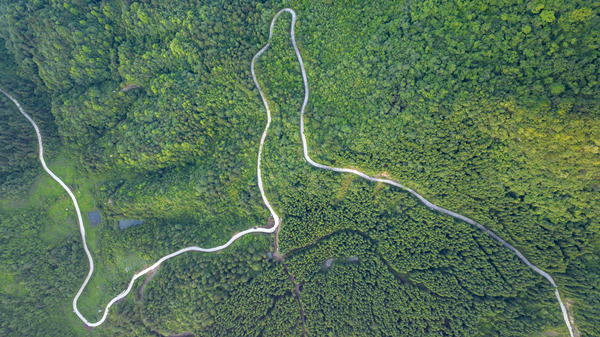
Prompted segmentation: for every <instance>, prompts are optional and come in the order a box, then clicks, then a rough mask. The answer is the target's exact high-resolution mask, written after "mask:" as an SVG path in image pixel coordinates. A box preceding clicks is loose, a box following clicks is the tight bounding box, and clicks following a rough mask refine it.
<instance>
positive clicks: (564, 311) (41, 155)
mask: <svg viewBox="0 0 600 337" xmlns="http://www.w3.org/2000/svg"><path fill="white" fill-rule="evenodd" d="M284 12H288V13H290V14H291V15H292V23H291V27H290V37H291V39H292V44H293V46H294V50H295V52H296V57H297V58H298V62H300V69H301V71H302V80H303V82H304V102H303V103H302V108H301V110H300V135H301V137H302V147H303V150H304V158H305V159H306V161H307V162H308V163H309V164H311V165H312V166H314V167H317V168H320V169H323V170H330V171H335V172H340V173H351V174H355V175H357V176H360V177H361V178H364V179H367V180H369V181H373V182H381V183H385V184H389V185H392V186H396V187H399V188H401V189H403V190H405V191H408V192H409V193H411V194H412V195H414V196H415V197H417V198H418V199H419V200H421V202H423V203H424V204H425V205H426V206H427V207H429V208H430V209H431V210H436V211H438V212H441V213H444V214H447V215H450V216H452V217H454V218H457V219H460V220H463V221H465V222H468V223H469V224H471V225H474V226H477V227H478V228H479V229H481V230H482V231H484V232H486V233H487V234H488V235H490V236H491V237H492V238H494V239H496V240H497V241H498V242H500V243H501V244H502V245H503V246H505V247H506V248H508V249H510V250H511V251H513V252H514V253H515V254H516V255H517V257H519V259H520V260H521V261H523V262H524V263H525V264H527V266H529V268H531V269H532V270H533V271H535V272H536V273H538V274H540V275H542V276H543V277H544V278H546V279H547V280H548V281H549V282H550V283H551V284H552V286H554V288H555V294H556V298H557V299H558V302H559V304H560V308H561V310H562V314H563V318H564V320H565V323H566V325H567V327H568V328H569V333H570V335H571V337H573V328H572V327H571V323H570V320H569V316H568V314H567V309H566V308H565V305H564V304H563V302H562V300H561V298H560V294H559V292H558V287H557V286H556V283H555V282H554V279H553V278H552V276H550V275H549V274H548V273H546V272H545V271H543V270H541V269H539V268H538V267H536V266H534V265H533V264H531V262H529V261H528V260H527V259H526V258H525V256H523V254H521V252H519V251H518V250H517V249H516V248H514V247H513V246H511V245H510V244H508V243H507V242H506V241H504V240H503V239H501V238H500V237H499V236H498V235H496V234H495V233H493V232H492V231H490V230H489V229H487V228H485V227H484V226H483V225H481V224H479V223H477V222H476V221H474V220H471V219H469V218H467V217H466V216H463V215H461V214H458V213H455V212H452V211H450V210H447V209H445V208H442V207H439V206H437V205H435V204H433V203H431V202H430V201H428V200H427V199H425V198H424V197H423V196H421V195H420V194H418V193H417V192H415V191H413V190H412V189H410V188H408V187H404V186H403V185H402V184H400V183H398V182H396V181H393V180H390V179H380V178H374V177H371V176H369V175H367V174H365V173H363V172H360V171H358V170H355V169H345V168H339V167H331V166H327V165H323V164H319V163H317V162H315V161H313V160H312V159H311V158H310V156H309V155H308V142H307V140H306V136H305V135H304V110H305V109H306V105H307V104H308V97H309V89H308V79H307V77H306V70H305V69H304V62H303V61H302V56H301V55H300V51H299V50H298V46H297V45H296V38H295V36H294V25H295V24H296V12H294V11H293V10H292V9H290V8H285V9H282V10H281V11H279V12H278V13H277V14H276V15H275V17H274V18H273V20H272V21H271V26H270V29H269V41H268V43H267V44H266V45H265V46H264V47H263V48H262V49H261V50H259V51H258V53H256V55H254V57H253V58H252V62H251V66H250V69H251V72H252V79H253V80H254V83H255V84H256V87H257V88H258V91H259V92H260V97H261V98H262V101H263V104H264V105H265V108H266V110H267V125H266V127H265V130H264V132H263V134H262V137H261V139H260V144H259V148H258V160H257V169H256V171H257V175H258V188H259V189H260V194H261V196H262V199H263V202H264V203H265V205H266V206H267V208H268V209H269V212H271V216H272V217H273V219H274V220H275V226H273V227H272V228H269V229H265V228H252V229H248V230H245V231H243V232H240V233H237V234H235V235H234V236H232V237H231V239H229V241H227V242H226V243H225V244H223V245H221V246H217V247H213V248H201V247H196V246H193V247H187V248H183V249H181V250H178V251H176V252H174V253H171V254H169V255H166V256H164V257H162V258H161V259H159V260H158V261H157V262H156V263H154V264H153V265H152V266H150V267H148V268H146V269H144V270H142V271H141V272H137V273H136V274H135V275H134V276H133V277H132V278H131V281H130V282H129V285H128V286H127V289H125V290H124V291H123V292H121V293H120V294H119V295H117V296H116V297H114V298H113V299H112V300H111V301H110V302H109V303H108V304H107V306H106V308H105V309H104V314H103V315H102V318H101V319H100V320H99V321H98V322H95V323H90V322H89V321H88V320H87V319H86V318H85V317H83V315H82V314H81V313H80V312H79V310H78V309H77V300H78V299H79V296H81V293H82V292H83V289H85V287H86V285H87V284H88V282H89V280H90V278H91V276H92V274H93V272H94V261H93V260H92V256H91V254H90V251H89V249H88V247H87V243H86V241H85V228H84V226H83V220H82V218H81V211H80V210H79V205H78V204H77V200H76V199H75V196H74V195H73V193H72V192H71V190H70V189H69V188H68V187H67V185H65V183H63V182H62V180H60V179H59V178H58V177H57V176H56V175H55V174H54V173H53V172H52V171H50V169H48V167H47V166H46V162H45V161H44V147H43V144H42V136H41V134H40V130H39V128H38V126H37V125H36V124H35V122H34V121H33V119H32V118H31V117H30V116H29V115H28V114H27V113H25V111H23V108H22V107H21V105H20V104H19V102H17V100H15V99H14V98H13V97H12V96H10V95H9V94H8V93H6V92H5V91H3V90H1V89H0V92H2V93H3V94H4V95H5V96H6V97H8V98H9V99H10V100H11V101H13V103H14V104H15V105H16V106H17V107H18V108H19V111H21V113H22V114H23V116H25V118H27V120H29V122H31V124H32V125H33V127H34V129H35V132H36V135H37V138H38V144H39V158H40V161H41V163H42V166H43V167H44V170H45V171H46V172H47V173H48V174H49V175H50V176H51V177H52V179H54V180H56V182H58V183H59V184H60V185H61V186H62V187H63V188H64V189H65V190H66V191H67V193H68V194H69V196H70V197H71V199H72V200H73V204H74V205H75V210H76V212H77V219H78V221H79V229H80V231H81V239H82V240H83V248H84V250H85V253H86V255H87V257H88V261H89V263H90V270H89V272H88V275H87V277H86V278H85V280H84V282H83V284H82V285H81V288H80V289H79V291H78V292H77V294H76V295H75V298H74V299H73V311H74V312H75V313H76V314H77V316H79V318H80V319H81V320H82V321H83V322H84V323H85V324H87V325H88V326H91V327H94V326H99V325H100V324H102V323H103V322H104V320H105V319H106V316H107V315H108V310H109V308H110V307H111V306H112V305H113V304H114V303H116V302H117V301H119V300H120V299H122V298H124V297H125V296H127V294H129V292H130V291H131V289H132V287H133V284H134V283H135V281H136V280H137V279H138V278H140V277H141V276H143V275H145V274H147V273H149V272H151V271H152V270H154V269H156V268H157V267H158V266H159V265H160V264H161V263H163V262H164V261H166V260H168V259H170V258H172V257H175V256H177V255H181V254H183V253H187V252H206V253H211V252H216V251H219V250H222V249H225V248H227V247H229V245H231V243H233V242H234V241H235V240H237V239H238V238H240V237H242V236H244V235H246V234H250V233H273V232H275V231H276V230H277V229H278V228H279V226H280V225H281V219H280V218H279V216H277V214H276V213H275V210H273V207H272V206H271V204H270V203H269V200H268V199H267V197H266V195H265V191H264V188H263V183H262V173H261V170H260V162H261V156H262V150H263V145H264V142H265V139H266V137H267V131H268V130H269V126H270V125H271V110H270V109H269V104H268V103H267V99H266V97H265V94H264V93H263V91H262V89H261V87H260V84H259V83H258V80H257V79H256V74H255V72H254V64H255V61H256V60H257V59H258V57H260V55H262V54H263V53H264V52H265V51H266V50H267V49H269V46H270V43H271V40H272V38H273V27H274V25H275V22H276V20H277V18H278V17H279V15H281V14H282V13H284Z"/></svg>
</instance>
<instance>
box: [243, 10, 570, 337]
mask: <svg viewBox="0 0 600 337" xmlns="http://www.w3.org/2000/svg"><path fill="white" fill-rule="evenodd" d="M284 11H285V12H289V13H290V14H292V24H291V29H290V35H291V38H292V44H293V46H294V50H295V51H296V57H297V58H298V61H299V62H300V69H301V71H302V80H303V82H304V102H303V103H302V108H301V110H300V136H301V137H302V147H303V149H304V158H305V159H306V161H307V162H308V163H309V164H311V165H312V166H314V167H318V168H320V169H324V170H329V171H335V172H340V173H352V174H355V175H357V176H360V177H361V178H364V179H367V180H370V181H373V182H381V183H385V184H389V185H392V186H396V187H399V188H401V189H403V190H405V191H408V192H409V193H411V194H412V195H414V196H415V197H417V198H418V199H419V200H421V202H423V203H424V204H425V205H426V206H427V207H429V208H430V209H431V210H436V211H438V212H441V213H444V214H447V215H450V216H452V217H454V218H457V219H460V220H463V221H465V222H468V223H470V224H471V225H474V226H477V227H478V228H479V229H481V230H482V231H484V232H486V233H487V234H489V235H490V236H491V237H493V238H494V239H496V240H498V241H499V242H500V243H501V244H502V245H503V246H505V247H506V248H508V249H510V250H512V251H513V252H514V253H515V254H516V255H517V257H519V259H521V261H523V262H524V263H525V264H526V265H527V266H529V268H531V269H533V271H535V272H536V273H538V274H540V275H542V276H543V277H544V278H546V279H547V280H548V281H549V282H550V284H552V286H553V287H554V288H555V294H556V298H557V299H558V303H559V304H560V308H561V310H562V314H563V318H564V320H565V323H566V324H567V327H568V328H569V333H570V334H571V337H573V328H572V327H571V323H570V321H569V316H568V315H567V310H566V308H565V305H564V304H563V302H562V300H561V299H560V295H559V293H558V287H557V286H556V283H555V282H554V279H553V278H552V276H550V274H548V273H546V272H545V271H543V270H541V269H539V268H538V267H536V266H534V265H533V264H532V263H531V262H529V260H527V258H525V256H523V254H521V252H519V251H518V250H517V249H516V248H515V247H513V246H511V245H510V244H508V243H507V242H506V241H504V240H503V239H501V238H500V237H499V236H498V235H496V234H495V233H493V232H492V231H490V230H489V229H487V228H485V227H484V226H483V225H481V224H479V223H477V222H476V221H474V220H471V219H469V218H467V217H466V216H464V215H461V214H458V213H455V212H452V211H450V210H447V209H445V208H442V207H440V206H437V205H435V204H433V203H431V202H430V201H429V200H427V199H425V198H424V197H423V196H421V195H420V194H419V193H417V192H415V191H414V190H412V189H410V188H408V187H405V186H403V185H402V184H400V183H398V182H395V181H393V180H389V179H379V178H374V177H371V176H369V175H366V174H365V173H363V172H360V171H357V170H353V169H345V168H339V167H331V166H327V165H323V164H319V163H317V162H315V161H314V160H312V159H311V158H310V156H309V155H308V143H307V141H306V136H305V135H304V110H305V109H306V105H307V104H308V96H309V89H308V79H307V77H306V70H305V69H304V62H303V61H302V55H300V51H299V50H298V46H297V45H296V38H295V36H294V25H295V23H296V13H295V12H294V11H293V10H292V9H289V8H286V9H283V10H281V11H280V12H279V13H277V15H275V18H273V21H271V30H270V31H269V43H270V42H271V39H272V38H273V25H274V24H275V19H277V17H278V16H279V14H281V13H283V12H284ZM269 43H267V45H266V46H265V47H264V48H263V49H261V50H260V51H259V52H258V53H257V54H256V56H254V58H256V57H258V56H259V55H260V54H262V53H263V52H264V51H265V50H266V49H267V48H268V47H269ZM253 61H254V60H253ZM253 64H254V63H253ZM252 75H253V77H254V67H253V68H252ZM254 82H255V83H256V86H257V87H258V90H259V91H260V95H261V97H262V99H263V103H264V104H265V107H266V108H267V113H269V116H270V111H269V106H268V104H267V101H266V99H265V96H264V94H263V92H262V90H261V88H260V85H259V84H258V82H257V81H256V77H254Z"/></svg>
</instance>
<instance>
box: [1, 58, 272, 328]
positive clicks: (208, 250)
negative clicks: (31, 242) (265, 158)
mask: <svg viewBox="0 0 600 337" xmlns="http://www.w3.org/2000/svg"><path fill="white" fill-rule="evenodd" d="M254 59H256V56H255V58H254ZM254 59H252V75H253V76H254ZM0 92H1V93H3V94H4V95H5V96H6V97H8V98H9V99H10V100H11V101H12V102H13V103H14V104H15V105H16V106H17V108H19V111H21V114H23V116H25V118H27V120H28V121H29V122H30V123H31V125H33V128H34V129H35V133H36V135H37V139H38V145H39V158H40V161H41V162H42V166H43V167H44V170H45V171H46V172H47V173H48V174H49V175H50V176H51V177H52V179H54V180H56V182H58V183H59V184H60V186H62V188H63V189H64V190H65V191H67V193H68V194H69V196H70V197H71V200H72V201H73V204H74V205H75V211H76V212H77V220H78V222H79V230H80V232H81V240H82V242H83V249H84V250H85V254H86V256H87V258H88V261H89V263H90V270H89V272H88V274H87V276H86V278H85V280H84V281H83V284H82V285H81V288H79V291H78V292H77V294H76V295H75V298H74V299H73V312H75V314H77V316H78V317H79V318H80V319H81V320H82V321H83V322H84V323H85V324H86V325H87V326H90V327H96V326H99V325H101V324H102V323H104V321H105V320H106V317H107V315H108V310H109V309H110V307H111V306H112V305H113V304H115V303H116V302H117V301H119V300H120V299H122V298H124V297H125V296H127V295H128V294H129V293H130V292H131V289H132V288H133V284H134V283H135V281H136V280H137V279H138V278H140V277H142V276H143V275H145V274H147V273H149V272H151V271H152V270H153V269H155V268H156V267H158V266H159V265H160V264H161V263H163V262H164V261H166V260H168V259H170V258H172V257H175V256H177V255H180V254H183V253H187V252H205V253H211V252H216V251H219V250H221V249H225V248H227V247H229V246H230V245H231V244H232V243H233V242H234V241H235V240H237V239H239V238H241V237H242V236H244V235H246V234H250V233H273V232H275V230H277V228H278V227H279V225H280V224H281V218H279V216H278V215H277V214H276V213H275V210H273V207H272V206H271V204H270V203H269V200H268V199H267V197H266V195H265V191H264V188H263V185H262V174H261V170H260V159H261V155H262V149H263V144H264V142H265V139H266V137H267V131H268V130H269V126H270V124H271V113H270V111H269V110H268V109H267V125H266V127H265V130H264V132H263V134H262V137H261V139H260V145H259V147H258V161H257V169H256V170H257V174H258V187H259V189H260V194H261V196H262V199H263V202H264V203H265V205H266V206H267V208H268V209H269V211H270V212H271V216H272V217H273V219H274V220H275V225H274V226H272V227H271V228H251V229H247V230H245V231H243V232H240V233H237V234H235V235H234V236H232V237H231V238H230V239H229V241H227V242H226V243H225V244H223V245H221V246H217V247H213V248H202V247H196V246H193V247H187V248H183V249H180V250H178V251H176V252H174V253H171V254H169V255H166V256H163V257H162V258H161V259H159V260H158V261H156V263H154V264H153V265H152V266H150V267H148V268H146V269H144V270H142V271H141V272H137V273H136V274H135V275H134V276H133V277H132V278H131V281H129V285H128V286H127V289H125V290H124V291H123V292H121V293H120V294H119V295H117V296H115V298H113V299H112V300H110V302H108V304H107V305H106V308H104V313H103V315H102V318H101V319H100V320H99V321H97V322H95V323H91V322H89V321H88V320H87V319H86V318H85V317H84V316H83V315H82V314H81V313H80V312H79V309H77V300H78V299H79V297H80V296H81V294H82V293H83V290H84V289H85V287H86V286H87V284H88V282H89V281H90V278H91V277H92V274H93V273H94V260H93V259H92V255H91V254H90V250H89V249H88V246H87V243H86V241H85V227H84V226H83V219H82V217H81V211H80V209H79V204H78V203H77V199H76V198H75V195H73V193H72V192H71V190H70V189H69V188H68V187H67V185H66V184H65V183H64V182H63V181H62V180H60V178H58V177H57V176H56V175H55V174H54V173H53V172H52V171H50V169H49V168H48V166H47V165H46V161H45V160H44V145H43V144H42V135H41V133H40V129H39V128H38V126H37V124H35V122H34V121H33V119H32V118H31V117H30V116H29V115H28V114H27V113H26V112H25V111H24V110H23V108H22V107H21V104H19V102H18V101H17V100H16V99H14V98H13V97H12V96H11V95H9V94H8V93H7V92H6V91H4V90H2V89H0ZM265 104H266V101H265Z"/></svg>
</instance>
